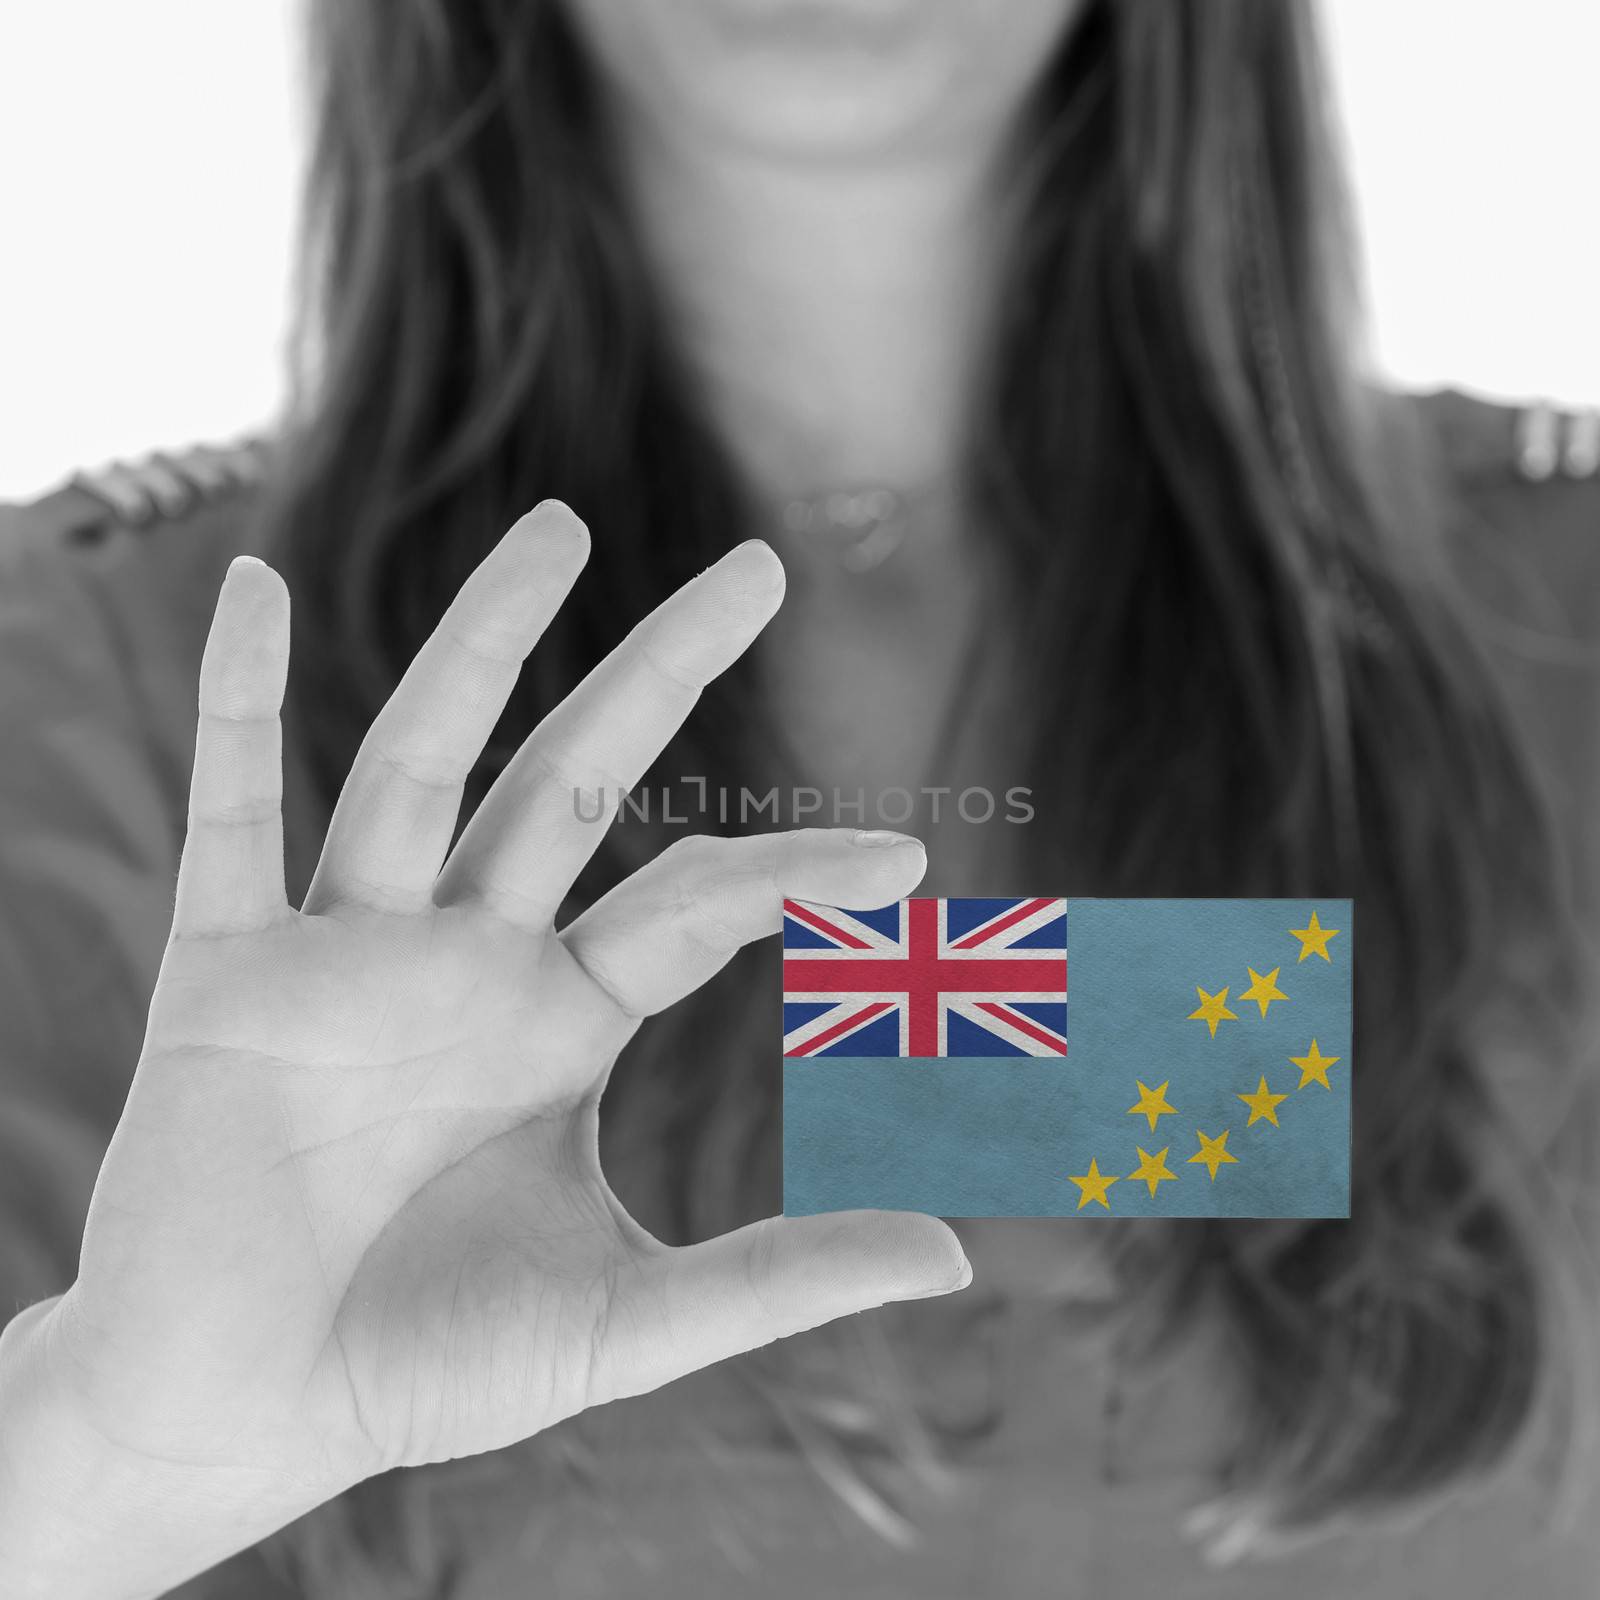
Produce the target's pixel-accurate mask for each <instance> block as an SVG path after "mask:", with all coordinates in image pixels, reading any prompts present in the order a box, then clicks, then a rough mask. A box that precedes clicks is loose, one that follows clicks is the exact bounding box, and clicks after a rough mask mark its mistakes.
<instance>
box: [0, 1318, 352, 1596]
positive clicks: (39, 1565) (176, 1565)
mask: <svg viewBox="0 0 1600 1600" xmlns="http://www.w3.org/2000/svg"><path fill="white" fill-rule="evenodd" d="M65 1304H66V1301H65V1297H57V1298H56V1299H54V1300H46V1301H43V1302H41V1303H40V1304H38V1305H35V1306H30V1307H29V1308H28V1309H27V1310H25V1311H23V1312H21V1313H20V1314H19V1315H18V1316H16V1317H15V1318H13V1319H12V1321H11V1322H10V1323H9V1324H7V1325H6V1326H5V1327H4V1328H3V1329H0V1572H3V1573H4V1574H5V1576H6V1589H5V1592H6V1594H7V1595H8V1596H14V1597H15V1600H35V1597H38V1600H45V1597H46V1596H48V1597H49V1600H149V1597H152V1596H158V1595H162V1594H165V1593H166V1592H167V1590H169V1589H171V1588H172V1587H174V1586H175V1585H177V1584H179V1583H182V1582H183V1581H184V1580H185V1579H187V1578H190V1577H192V1576H194V1575H195V1574H196V1573H198V1572H203V1571H204V1570H205V1569H206V1568H207V1567H210V1566H214V1565H215V1564H216V1563H217V1562H219V1561H222V1560H224V1559H225V1558H226V1557H228V1556H230V1555H232V1554H234V1553H235V1552H237V1551H239V1550H243V1549H246V1548H248V1547H249V1546H250V1545H252V1544H255V1543H256V1542H257V1541H258V1540H260V1539H262V1538H264V1537H266V1535H267V1534H269V1533H271V1532H273V1531H275V1530H276V1529H277V1528H280V1527H282V1526H283V1525H284V1524H285V1523H288V1522H291V1521H293V1520H294V1518H295V1517H297V1516H299V1515H300V1514H302V1513H303V1512H304V1511H307V1510H309V1509H310V1508H311V1507H312V1506H313V1505H314V1504H316V1502H317V1500H318V1499H319V1498H321V1497H320V1496H318V1495H314V1494H311V1495H307V1496H304V1497H298V1496H292V1495H286V1494H285V1492H284V1486H283V1484H282V1482H281V1480H277V1481H273V1482H271V1483H267V1482H262V1481H260V1480H259V1478H257V1481H254V1482H251V1481H248V1480H249V1479H251V1478H253V1477H256V1475H253V1474H240V1473H237V1472H221V1471H218V1470H215V1469H208V1468H206V1467H203V1466H191V1465H186V1464H183V1463H176V1462H167V1461H160V1460H155V1459H152V1458H150V1457H147V1456H143V1455H140V1454H138V1453H136V1452H133V1451H130V1450H127V1449H125V1448H123V1447H122V1446H120V1445H118V1444H116V1443H115V1442H114V1441H113V1440H111V1439H110V1438H108V1437H107V1436H106V1434H105V1432H104V1431H103V1430H102V1429H101V1428H99V1427H97V1426H96V1425H95V1424H94V1423H93V1422H92V1421H91V1420H90V1418H89V1415H88V1410H87V1408H86V1407H85V1406H84V1405H83V1404H82V1400H81V1396H80V1395H79V1394H78V1393H77V1392H76V1389H75V1386H74V1385H73V1383H72V1380H71V1378H70V1376H69V1375H68V1372H69V1370H70V1369H69V1368H68V1367H67V1364H66V1363H64V1362H63V1361H61V1360H60V1358H59V1355H58V1352H57V1350H56V1348H55V1345H56V1341H57V1339H58V1336H59V1327H60V1317H61V1307H62V1306H64V1305H65ZM261 1476H263V1477H264V1476H265V1475H261Z"/></svg>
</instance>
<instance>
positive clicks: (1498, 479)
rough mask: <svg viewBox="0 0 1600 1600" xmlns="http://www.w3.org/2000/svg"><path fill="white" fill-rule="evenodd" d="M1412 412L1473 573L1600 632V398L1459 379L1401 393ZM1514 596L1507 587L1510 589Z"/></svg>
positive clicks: (1558, 626)
mask: <svg viewBox="0 0 1600 1600" xmlns="http://www.w3.org/2000/svg"><path fill="white" fill-rule="evenodd" d="M1389 404H1390V406H1391V408H1399V409H1404V410H1405V411H1407V412H1409V414H1410V421H1411V425H1412V427H1413V428H1414V431H1415V432H1416V434H1417V435H1419V436H1420V439H1421V442H1422V444H1423V447H1424V450H1425V452H1426V454H1427V456H1428V457H1429V458H1430V459H1431V463H1432V466H1433V468H1434V471H1435V473H1436V476H1437V480H1438V481H1439V482H1440V483H1441V484H1442V486H1443V488H1444V491H1445V500H1446V531H1447V534H1448V536H1449V538H1450V540H1451V542H1452V546H1453V548H1454V549H1455V550H1456V551H1457V552H1458V553H1459V554H1460V556H1461V559H1462V561H1463V563H1464V564H1465V567H1466V569H1467V571H1468V573H1469V575H1471V576H1475V577H1479V578H1482V579H1486V580H1488V581H1489V582H1490V583H1491V584H1492V585H1493V586H1494V588H1495V589H1498V588H1499V586H1500V584H1501V583H1507V582H1508V583H1509V584H1510V585H1511V587H1512V588H1513V589H1514V590H1516V591H1518V592H1519V593H1520V594H1521V595H1523V596H1524V597H1525V598H1527V599H1528V600H1529V602H1530V603H1531V604H1532V605H1533V606H1534V607H1535V613H1534V614H1533V615H1530V616H1529V617H1527V618H1526V620H1529V621H1533V622H1536V623H1537V622H1538V620H1539V618H1540V616H1542V617H1543V618H1544V619H1545V621H1546V622H1547V624H1548V626H1549V627H1550V628H1551V629H1553V630H1554V631H1556V632H1558V633H1569V634H1575V635H1577V636H1581V637H1592V636H1595V635H1596V633H1597V632H1600V629H1597V628H1596V625H1595V617H1596V611H1597V609H1600V608H1597V607H1596V606H1595V605H1594V601H1595V600H1596V599H1597V598H1600V405H1595V406H1581V405H1564V406H1558V405H1554V404H1551V403H1549V402H1548V401H1540V400H1532V401H1518V400H1507V399H1494V398H1490V397H1488V396H1484V395H1479V394H1471V393H1468V392H1467V391H1465V390H1462V389H1459V388H1446V389H1436V390H1432V391H1430V392H1427V393H1421V394H1407V395H1401V396H1391V397H1390V400H1389ZM1502 598H1504V596H1502Z"/></svg>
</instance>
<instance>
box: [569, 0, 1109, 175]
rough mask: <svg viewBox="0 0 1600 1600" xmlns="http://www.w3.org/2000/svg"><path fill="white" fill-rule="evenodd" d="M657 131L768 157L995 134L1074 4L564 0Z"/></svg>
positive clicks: (917, 145)
mask: <svg viewBox="0 0 1600 1600" xmlns="http://www.w3.org/2000/svg"><path fill="white" fill-rule="evenodd" d="M563 3H564V4H565V5H566V7H567V11H568V13H569V15H570V16H571V19H572V22H573V25H574V27H575V28H576V30H577V32H578V34H579V37H580V38H581V39H582V40H583V41H584V42H585V44H586V46H587V49H588V52H589V54H590V56H591V58H592V59H593V61H594V63H595V66H596V68H597V69H598V71H599V74H600V77H601V79H602V81H604V82H606V83H607V84H608V85H609V86H610V87H611V89H612V90H613V91H614V93H615V95H616V97H617V98H618V99H619V100H620V101H621V103H622V104H623V105H624V106H625V107H626V108H627V109H628V110H629V111H631V112H634V113H638V114H641V115H642V116H643V118H644V119H645V120H646V121H647V122H649V123H653V124H656V125H657V126H658V127H660V128H661V129H662V130H663V131H666V132H668V133H671V132H672V131H674V130H680V131H684V132H693V133H697V134H699V135H700V136H701V137H702V138H704V137H709V138H711V139H712V140H714V141H716V142H718V143H720V144H724V145H728V146H730V147H735V148H740V147H742V148H745V149H749V150H751V151H757V152H764V153H768V154H774V155H796V156H806V155H813V156H826V155H829V154H839V155H854V156H862V155H868V154H872V153H890V154H892V153H900V154H904V155H908V156H915V155H917V154H918V153H922V152H925V151H930V150H936V149H938V148H939V147H941V146H948V145H949V144H951V143H952V142H955V143H960V142H961V141H963V140H970V139H974V138H979V137H982V136H984V135H985V134H989V133H992V132H993V131H994V130H996V129H997V128H999V127H1001V126H1003V125H1004V124H1005V122H1006V121H1007V120H1008V118H1009V116H1010V115H1011V113H1012V112H1014V110H1015V109H1016V108H1017V106H1018V105H1019V104H1020V103H1021V101H1022V99H1023V97H1024V96H1025V95H1026V94H1027V92H1028V90H1029V89H1030V88H1031V86H1032V84H1033V82H1034V80H1035V78H1036V77H1037V75H1038V73H1039V72H1040V70H1041V69H1042V68H1043V66H1044V64H1045V62H1046V60H1047V58H1048V56H1049V55H1050V52H1051V50H1052V48H1053V46H1054V45H1055V44H1056V43H1057V41H1058V40H1059V39H1060V37H1061V35H1062V34H1063V32H1064V31H1065V29H1066V28H1067V27H1068V25H1069V24H1070V22H1071V21H1072V19H1073V18H1074V17H1075V16H1076V14H1077V13H1078V11H1079V9H1080V8H1081V6H1082V4H1083V3H1084V0H1003V3H1002V0H563Z"/></svg>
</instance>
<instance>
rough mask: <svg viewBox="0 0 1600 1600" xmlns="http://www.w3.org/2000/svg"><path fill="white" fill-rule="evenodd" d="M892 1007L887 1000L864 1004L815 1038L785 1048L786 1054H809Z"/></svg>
mask: <svg viewBox="0 0 1600 1600" xmlns="http://www.w3.org/2000/svg"><path fill="white" fill-rule="evenodd" d="M891 1009H893V1008H892V1007H891V1006H890V1004H889V1002H888V1001H887V1000H882V1001H879V1003H878V1004H877V1005H872V1006H864V1007H863V1008H862V1009H861V1010H860V1011H857V1012H856V1013H854V1015H852V1016H848V1017H846V1018H845V1019H844V1021H843V1022H836V1023H834V1025H833V1026H832V1027H831V1028H824V1029H823V1030H822V1032H821V1033H819V1034H818V1035H817V1036H816V1038H815V1039H809V1040H807V1041H806V1043H805V1044H803V1045H801V1047H800V1048H799V1049H798V1050H785V1051H784V1054H785V1055H786V1056H805V1055H810V1054H811V1052H812V1051H813V1050H820V1049H821V1048H822V1047H823V1045H825V1044H831V1043H832V1042H833V1041H834V1040H835V1039H837V1038H838V1037H839V1035H840V1034H841V1033H848V1032H849V1031H850V1030H851V1029H852V1028H858V1027H860V1026H861V1025H862V1024H863V1023H867V1022H871V1021H872V1019H873V1018H874V1017H877V1016H881V1015H882V1014H883V1013H884V1012H885V1011H889V1010H891Z"/></svg>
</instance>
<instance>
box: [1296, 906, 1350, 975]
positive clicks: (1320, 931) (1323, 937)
mask: <svg viewBox="0 0 1600 1600" xmlns="http://www.w3.org/2000/svg"><path fill="white" fill-rule="evenodd" d="M1289 932H1290V933H1291V934H1293V935H1294V937H1295V938H1296V939H1298V940H1299V941H1300V954H1299V955H1298V956H1296V957H1295V962H1296V965H1298V964H1299V963H1300V962H1302V961H1304V960H1305V958H1306V957H1307V956H1310V955H1318V956H1321V957H1322V959H1323V960H1324V961H1332V960H1333V957H1332V956H1330V955H1329V954H1328V941H1329V940H1330V939H1332V938H1334V937H1335V936H1336V935H1337V934H1338V932H1339V930H1338V929H1337V928H1324V927H1323V926H1322V924H1321V923H1320V922H1318V921H1317V914H1316V912H1315V911H1313V912H1312V913H1311V921H1310V922H1309V923H1308V924H1307V925H1306V926H1305V927H1303V928H1291V929H1290V930H1289Z"/></svg>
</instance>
